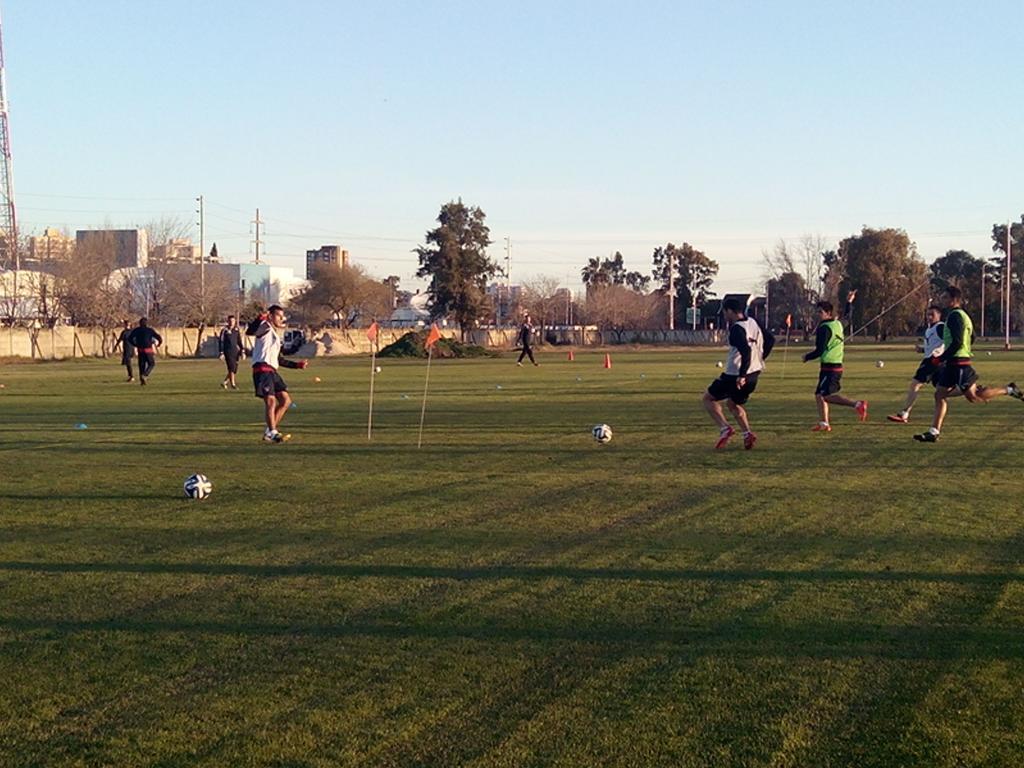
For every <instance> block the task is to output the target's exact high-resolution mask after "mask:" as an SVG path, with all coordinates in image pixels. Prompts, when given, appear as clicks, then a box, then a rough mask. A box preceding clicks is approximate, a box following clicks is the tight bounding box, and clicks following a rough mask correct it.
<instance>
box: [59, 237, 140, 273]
mask: <svg viewBox="0 0 1024 768" xmlns="http://www.w3.org/2000/svg"><path fill="white" fill-rule="evenodd" d="M75 243H76V245H77V247H78V248H82V249H86V250H88V249H98V250H102V251H104V252H110V253H111V254H112V255H113V257H114V268H115V269H126V268H130V267H144V266H146V264H147V263H148V262H149V237H148V236H147V234H146V230H144V229H80V230H78V231H77V232H76V233H75Z"/></svg>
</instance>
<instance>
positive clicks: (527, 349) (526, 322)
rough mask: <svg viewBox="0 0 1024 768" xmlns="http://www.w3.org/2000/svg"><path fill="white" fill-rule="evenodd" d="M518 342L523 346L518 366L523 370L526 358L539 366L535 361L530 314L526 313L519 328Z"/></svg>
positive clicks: (517, 362)
mask: <svg viewBox="0 0 1024 768" xmlns="http://www.w3.org/2000/svg"><path fill="white" fill-rule="evenodd" d="M518 341H519V343H520V344H522V345H523V351H522V352H520V353H519V359H518V360H517V361H516V365H518V366H519V367H520V368H522V367H523V358H524V357H529V358H530V362H531V363H533V364H534V365H538V363H537V361H536V360H534V359H533V346H532V344H533V323H532V322H531V321H530V313H529V312H526V313H525V314H524V315H523V324H522V325H521V326H519V339H518Z"/></svg>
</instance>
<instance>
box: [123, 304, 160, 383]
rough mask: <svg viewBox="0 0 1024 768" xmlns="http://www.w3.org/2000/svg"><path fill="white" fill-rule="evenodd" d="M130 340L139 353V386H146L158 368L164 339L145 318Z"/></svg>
mask: <svg viewBox="0 0 1024 768" xmlns="http://www.w3.org/2000/svg"><path fill="white" fill-rule="evenodd" d="M128 340H129V341H130V342H131V343H132V346H133V347H135V348H136V349H137V350H138V351H139V384H141V385H142V386H146V380H147V379H148V378H149V376H150V374H151V373H153V368H155V367H156V351H157V349H159V348H160V346H161V345H162V344H163V343H164V340H163V337H161V336H160V334H159V333H157V332H156V331H155V330H153V329H152V328H150V327H149V321H148V320H147V319H146V318H144V317H143V318H140V319H139V325H138V327H136V328H135V329H134V330H133V331H132V332H131V333H130V334H129V336H128Z"/></svg>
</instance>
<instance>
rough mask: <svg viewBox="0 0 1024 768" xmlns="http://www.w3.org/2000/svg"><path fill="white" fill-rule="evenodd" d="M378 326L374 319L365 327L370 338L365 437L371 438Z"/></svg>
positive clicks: (367, 336)
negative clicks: (367, 412) (368, 403)
mask: <svg viewBox="0 0 1024 768" xmlns="http://www.w3.org/2000/svg"><path fill="white" fill-rule="evenodd" d="M379 335H380V327H379V326H378V325H377V321H376V320H374V321H373V322H372V323H371V324H370V327H369V328H367V329H366V338H368V339H369V340H370V412H369V415H368V416H367V418H366V439H367V440H373V380H374V379H375V378H376V374H377V339H378V337H379Z"/></svg>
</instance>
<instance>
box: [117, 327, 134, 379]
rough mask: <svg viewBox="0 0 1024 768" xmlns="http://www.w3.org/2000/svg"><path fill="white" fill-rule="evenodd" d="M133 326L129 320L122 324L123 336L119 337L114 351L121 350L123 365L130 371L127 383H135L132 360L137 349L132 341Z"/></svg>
mask: <svg viewBox="0 0 1024 768" xmlns="http://www.w3.org/2000/svg"><path fill="white" fill-rule="evenodd" d="M131 335H132V326H131V323H129V322H128V321H127V320H125V321H124V322H123V323H122V324H121V335H120V336H118V337H117V343H116V344H114V349H115V350H116V349H117V348H118V347H120V348H121V365H123V366H124V367H125V370H126V371H128V378H127V379H125V381H129V382H131V381H135V372H134V371H133V370H132V358H133V357H135V347H133V346H132V341H131Z"/></svg>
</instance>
